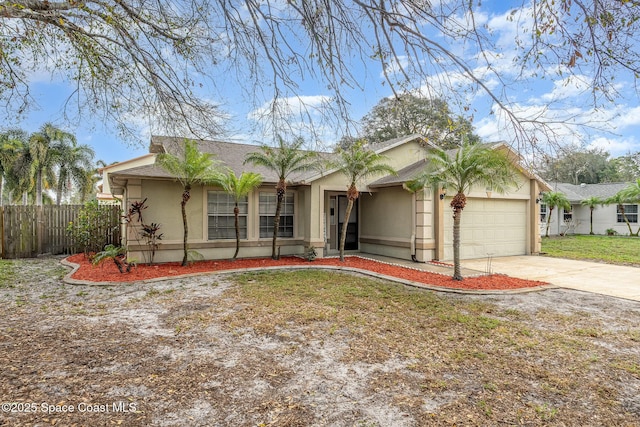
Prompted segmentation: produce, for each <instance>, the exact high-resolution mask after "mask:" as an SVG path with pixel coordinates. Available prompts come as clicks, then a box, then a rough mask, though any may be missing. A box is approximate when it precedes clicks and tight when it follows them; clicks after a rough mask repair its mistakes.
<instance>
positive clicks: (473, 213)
mask: <svg viewBox="0 0 640 427" xmlns="http://www.w3.org/2000/svg"><path fill="white" fill-rule="evenodd" d="M449 202H450V199H449V200H445V212H444V233H445V234H444V240H445V247H444V259H445V260H452V259H453V214H452V210H451V208H450V207H449ZM527 235H528V233H527V201H526V200H508V199H472V198H469V199H467V206H466V207H465V208H464V211H463V212H462V222H461V226H460V236H461V242H460V258H461V259H473V258H485V257H487V256H489V255H491V256H494V257H495V256H507V255H524V254H526V253H527Z"/></svg>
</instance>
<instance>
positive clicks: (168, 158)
mask: <svg viewBox="0 0 640 427" xmlns="http://www.w3.org/2000/svg"><path fill="white" fill-rule="evenodd" d="M181 151H182V152H181V153H180V155H177V156H176V155H174V154H170V153H162V154H158V157H157V158H156V163H157V164H158V165H159V166H160V167H161V168H163V169H164V170H166V171H167V172H169V173H170V174H172V175H173V176H174V178H175V179H176V180H177V181H178V182H179V183H180V185H182V187H183V191H182V201H181V202H180V207H181V210H182V225H183V228H184V234H183V248H184V254H183V257H182V266H183V267H184V266H186V265H187V262H188V252H189V245H188V237H189V226H188V224H187V211H186V205H187V202H188V201H189V199H190V198H191V188H192V187H193V186H194V185H197V184H203V185H206V184H214V183H217V182H218V181H219V180H220V173H219V172H218V171H217V170H216V167H217V163H216V162H215V161H214V160H213V159H212V158H211V157H212V155H211V154H209V153H202V152H201V151H200V150H199V149H198V144H197V143H196V142H195V141H193V140H185V142H184V147H183V149H182V150H181Z"/></svg>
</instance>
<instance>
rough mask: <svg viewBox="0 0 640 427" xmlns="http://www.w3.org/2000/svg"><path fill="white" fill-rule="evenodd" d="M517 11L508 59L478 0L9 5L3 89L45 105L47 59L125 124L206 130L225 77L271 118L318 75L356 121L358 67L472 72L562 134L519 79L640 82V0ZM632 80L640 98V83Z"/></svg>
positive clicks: (452, 77) (500, 97) (507, 105)
mask: <svg viewBox="0 0 640 427" xmlns="http://www.w3.org/2000/svg"><path fill="white" fill-rule="evenodd" d="M511 7H512V10H511V11H510V13H508V14H507V15H506V16H507V17H508V19H510V20H512V21H514V23H515V24H516V25H514V26H513V28H514V29H513V31H514V34H511V35H510V40H509V42H510V43H511V41H513V44H514V46H515V51H514V55H513V61H512V62H510V63H509V65H508V66H505V65H504V64H502V63H500V59H501V58H500V55H499V54H497V53H496V52H501V51H502V50H503V49H501V47H502V46H501V45H500V43H501V41H500V40H497V38H496V37H495V36H494V35H493V33H492V31H493V30H494V28H492V25H491V23H490V22H486V19H484V18H485V17H486V15H485V13H486V10H484V9H482V6H481V2H476V1H468V0H452V1H446V2H444V1H440V2H428V1H417V0H400V1H390V0H347V1H339V2H338V1H334V0H305V1H295V2H294V1H289V2H282V1H275V0H266V1H260V2H258V1H254V0H232V1H228V0H211V1H205V2H203V1H200V0H184V1H180V2H170V1H167V0H119V1H115V2H101V1H96V0H87V1H82V2H77V1H71V0H66V1H65V0H61V1H56V2H54V1H48V0H15V1H0V17H1V18H0V25H1V31H2V37H0V51H2V52H3V56H2V58H1V60H0V83H1V84H0V96H1V98H2V100H3V101H6V102H7V103H8V104H10V105H11V107H13V108H14V110H17V111H23V110H24V109H25V108H26V106H27V105H28V104H29V103H30V101H32V94H31V93H30V91H29V85H28V83H29V75H30V74H31V72H32V71H34V70H38V71H42V69H43V68H44V70H45V71H49V72H50V73H51V74H52V75H56V76H58V75H62V76H63V78H66V79H67V80H68V81H71V82H74V84H75V85H76V86H75V91H74V94H73V95H72V97H70V99H69V101H70V102H71V101H74V100H78V104H81V105H80V106H81V107H83V108H85V109H86V110H85V111H86V112H88V113H95V112H96V111H98V112H101V113H102V114H103V115H105V116H106V117H107V118H113V119H115V120H116V121H117V122H118V123H120V125H121V126H122V128H123V129H126V127H127V117H128V115H130V114H140V113H142V114H146V115H148V116H149V115H150V116H156V117H159V118H160V119H162V120H163V122H164V123H167V124H174V125H176V126H179V125H181V124H184V125H185V126H186V127H187V129H188V130H191V131H194V132H201V133H203V134H204V133H205V132H208V133H215V132H217V131H219V126H218V125H219V121H218V120H215V119H213V118H216V117H217V118H220V117H221V114H220V111H218V110H217V108H216V107H215V105H214V104H213V103H212V102H207V99H209V100H210V99H214V100H215V99H218V98H219V90H218V89H219V88H216V82H218V81H226V79H228V78H229V76H233V78H234V79H237V80H238V81H239V82H240V83H241V84H242V85H243V86H244V88H245V90H246V92H247V93H248V94H251V95H253V96H254V97H255V98H254V100H255V101H256V102H257V103H256V105H263V104H264V102H265V101H271V102H270V103H269V107H267V108H265V112H266V113H267V115H268V116H269V117H275V116H277V113H278V110H279V109H280V108H283V105H285V104H286V103H282V102H279V100H283V99H285V98H287V97H291V96H294V97H296V96H297V97H298V100H299V101H300V102H301V103H304V101H305V99H304V98H303V97H301V96H299V94H300V88H301V87H302V84H303V82H305V83H306V82H307V81H308V80H315V81H316V82H317V83H319V84H322V86H323V87H324V88H326V91H327V93H326V95H325V96H324V100H325V101H326V103H330V104H331V105H332V107H333V111H334V112H336V114H337V115H338V116H341V117H343V118H348V117H349V116H350V111H351V110H352V109H351V108H350V103H349V99H348V97H350V96H351V95H350V94H349V91H348V90H345V89H348V88H356V89H364V88H365V86H364V85H365V83H363V82H364V80H363V76H362V74H360V73H359V72H357V70H361V69H363V66H364V67H366V73H367V74H368V75H374V76H375V75H382V80H383V82H384V84H386V85H388V86H389V87H391V88H392V90H393V91H394V92H395V93H402V92H404V91H405V90H406V89H412V88H415V87H416V85H420V86H426V87H427V90H428V91H431V92H432V94H433V95H436V96H441V95H442V93H441V92H442V91H441V90H440V89H441V88H442V87H445V88H448V89H456V88H457V84H458V82H461V81H463V80H465V81H466V83H468V85H466V84H465V86H466V87H468V89H469V91H468V92H465V91H458V90H454V91H450V95H451V96H458V101H459V103H460V106H461V107H463V108H464V107H466V106H468V101H467V98H466V97H468V96H469V95H472V94H475V93H476V92H478V91H482V92H484V93H486V94H488V95H489V97H490V99H491V100H492V101H493V106H492V112H493V113H495V114H497V115H498V114H499V115H500V116H501V117H504V118H505V120H506V121H509V122H510V123H511V124H514V125H516V128H518V126H519V129H521V130H523V131H526V130H529V129H528V128H527V124H531V123H534V124H536V125H538V126H536V129H537V130H538V131H540V130H542V131H544V130H546V131H547V133H548V134H551V133H553V130H554V128H553V127H552V126H546V123H545V122H544V119H543V118H541V117H540V116H539V115H528V114H524V113H522V112H519V111H518V105H517V104H514V103H512V100H513V94H514V92H513V91H514V90H519V89H520V87H518V86H517V85H516V84H517V83H519V82H522V81H525V80H527V79H528V78H530V77H531V76H532V75H535V76H538V77H540V76H544V77H553V78H557V77H558V76H559V75H560V77H562V78H567V79H570V78H580V79H581V80H582V81H585V83H586V87H588V88H590V89H591V93H592V95H593V102H594V104H601V103H603V102H606V101H607V100H611V99H614V98H615V97H617V96H618V95H619V94H618V93H617V90H619V89H618V88H619V86H617V84H618V82H619V81H621V80H624V79H626V80H628V81H630V82H632V83H633V82H634V81H637V77H636V76H638V75H640V19H639V18H640V8H639V7H638V3H637V1H635V0H633V1H619V0H521V1H520V2H514V3H513V4H512V6H511ZM461 46H464V51H465V52H466V53H470V55H465V54H463V53H461V49H459V48H460V47H461ZM509 59H511V58H508V59H507V60H509ZM267 82H268V84H266V83H267ZM200 84H202V85H203V90H201V89H200ZM630 87H635V91H636V93H635V95H636V96H637V95H638V93H637V91H638V87H640V86H639V85H635V86H633V85H631V86H630ZM204 89H207V90H206V91H205V90H204ZM625 95H628V93H625ZM487 113H488V112H487ZM519 113H522V114H519ZM309 114H312V113H311V112H309ZM545 126H546V127H545ZM518 135H519V136H521V137H523V138H524V137H525V136H526V135H524V134H522V133H520V134H518ZM202 136H206V135H202ZM529 142H530V143H531V144H536V143H537V141H536V140H535V139H533V137H531V139H530V141H529Z"/></svg>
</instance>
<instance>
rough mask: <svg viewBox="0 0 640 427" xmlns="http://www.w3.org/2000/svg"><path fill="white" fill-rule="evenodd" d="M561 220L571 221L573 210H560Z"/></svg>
mask: <svg viewBox="0 0 640 427" xmlns="http://www.w3.org/2000/svg"><path fill="white" fill-rule="evenodd" d="M562 220H563V221H564V222H567V221H572V220H573V210H568V211H565V210H564V209H563V210H562Z"/></svg>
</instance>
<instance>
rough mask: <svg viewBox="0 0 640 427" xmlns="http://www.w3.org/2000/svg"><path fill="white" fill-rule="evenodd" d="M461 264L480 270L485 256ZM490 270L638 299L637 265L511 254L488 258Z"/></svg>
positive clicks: (639, 282) (639, 297)
mask: <svg viewBox="0 0 640 427" xmlns="http://www.w3.org/2000/svg"><path fill="white" fill-rule="evenodd" d="M462 267H464V268H465V269H471V270H478V271H482V272H484V271H486V270H487V259H486V258H483V259H475V260H463V261H462ZM491 272H492V273H501V274H506V275H508V276H512V277H519V278H522V279H530V280H540V281H543V282H549V283H551V284H553V285H556V286H560V287H563V288H570V289H576V290H580V291H586V292H593V293H597V294H603V295H610V296H615V297H619V298H626V299H630V300H635V301H640V268H636V267H624V266H618V265H610V264H601V263H597V262H588V261H573V260H568V259H561V258H550V257H545V256H511V257H499V258H494V259H493V260H491Z"/></svg>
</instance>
